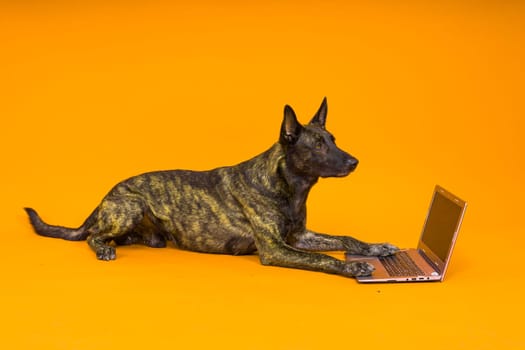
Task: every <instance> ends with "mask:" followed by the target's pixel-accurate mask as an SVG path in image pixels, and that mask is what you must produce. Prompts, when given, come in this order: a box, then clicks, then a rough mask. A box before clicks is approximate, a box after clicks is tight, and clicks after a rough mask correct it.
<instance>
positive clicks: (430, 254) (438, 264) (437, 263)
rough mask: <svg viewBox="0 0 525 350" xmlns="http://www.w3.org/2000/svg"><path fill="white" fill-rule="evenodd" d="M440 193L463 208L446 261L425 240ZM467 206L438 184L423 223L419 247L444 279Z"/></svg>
mask: <svg viewBox="0 0 525 350" xmlns="http://www.w3.org/2000/svg"><path fill="white" fill-rule="evenodd" d="M438 193H439V194H441V195H442V196H443V197H445V198H447V199H448V200H450V201H452V202H454V203H455V204H456V205H457V206H458V207H460V208H461V212H460V215H459V218H458V221H457V223H456V227H455V230H454V234H453V236H452V242H451V243H450V246H449V249H448V252H447V256H446V259H445V260H444V261H443V260H441V258H439V257H438V255H437V254H436V253H434V251H432V249H431V248H430V247H429V246H427V245H426V244H425V242H423V235H424V233H425V228H426V225H427V221H428V218H429V216H430V212H431V210H432V206H433V204H434V200H435V198H436V195H437V194H438ZM466 208H467V202H465V201H464V200H462V199H460V198H458V197H457V196H455V195H453V194H452V193H450V192H448V191H447V190H445V189H444V188H443V187H441V186H439V185H436V187H435V189H434V193H433V195H432V199H431V201H430V207H429V209H428V212H427V217H426V218H425V223H424V225H423V230H422V231H421V236H420V237H419V243H418V246H417V249H418V250H419V251H420V252H421V253H423V254H424V256H425V258H426V259H427V260H429V262H430V263H431V264H432V265H434V268H435V269H436V270H437V272H439V274H440V275H441V279H443V278H444V277H445V272H446V270H447V268H448V264H449V262H450V256H451V255H452V251H453V250H454V246H455V244H456V240H457V236H458V233H459V230H460V228H461V224H462V222H463V217H464V215H465V210H466Z"/></svg>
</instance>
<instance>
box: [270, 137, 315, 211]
mask: <svg viewBox="0 0 525 350" xmlns="http://www.w3.org/2000/svg"><path fill="white" fill-rule="evenodd" d="M275 147H277V148H278V150H279V151H280V152H281V155H282V156H281V157H280V161H279V166H278V169H277V175H278V176H279V177H280V179H281V181H283V187H284V188H285V189H286V192H287V193H288V200H289V203H290V205H291V209H292V212H293V216H294V217H302V216H306V200H307V198H308V194H309V193H310V189H311V188H312V187H313V185H315V184H316V183H317V181H318V180H319V177H313V176H305V174H298V173H297V172H295V171H294V169H293V168H292V167H290V166H289V164H287V162H286V150H285V149H284V148H283V146H282V145H280V144H277V145H276V146H275Z"/></svg>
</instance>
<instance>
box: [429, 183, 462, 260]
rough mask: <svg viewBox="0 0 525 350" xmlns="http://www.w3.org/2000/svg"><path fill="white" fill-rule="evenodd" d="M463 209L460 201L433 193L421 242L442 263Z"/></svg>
mask: <svg viewBox="0 0 525 350" xmlns="http://www.w3.org/2000/svg"><path fill="white" fill-rule="evenodd" d="M463 207H464V203H463V202H462V201H460V200H455V199H452V198H449V197H447V196H445V194H444V193H443V192H442V191H439V190H438V191H435V192H434V198H433V200H432V204H431V208H430V210H429V212H428V217H427V221H426V223H425V227H424V229H423V233H422V236H421V240H422V241H423V243H424V244H425V245H426V246H427V247H428V248H430V250H432V251H433V252H434V254H435V255H436V256H437V257H438V258H439V259H441V261H443V262H444V261H446V260H447V258H448V255H449V251H450V248H451V246H452V244H453V241H454V235H455V233H456V231H457V230H458V229H459V224H460V222H461V217H462V214H463Z"/></svg>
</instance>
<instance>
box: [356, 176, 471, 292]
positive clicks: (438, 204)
mask: <svg viewBox="0 0 525 350" xmlns="http://www.w3.org/2000/svg"><path fill="white" fill-rule="evenodd" d="M466 208H467V203H466V202H465V201H463V200H461V199H459V198H458V197H456V196H455V195H453V194H452V193H450V192H448V191H447V190H445V189H444V188H442V187H441V186H437V185H436V187H435V189H434V194H433V195H432V200H431V202H430V208H429V209H428V213H427V217H426V220H425V224H424V226H423V232H422V233H421V237H420V238H419V243H418V245H417V248H415V249H414V248H410V249H402V250H400V251H399V252H397V253H396V254H393V255H391V256H387V257H367V256H357V255H351V254H348V253H347V254H346V260H347V261H366V262H368V263H370V264H372V265H374V267H375V271H374V272H373V273H372V275H371V276H366V277H356V279H357V281H359V282H361V283H377V282H428V281H443V279H444V278H445V272H446V271H447V267H448V264H449V262H450V256H451V255H452V250H453V248H454V244H455V242H456V238H457V235H458V232H459V229H460V227H461V222H462V220H463V216H464V214H465V209H466Z"/></svg>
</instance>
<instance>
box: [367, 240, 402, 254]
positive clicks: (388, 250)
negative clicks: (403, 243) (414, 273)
mask: <svg viewBox="0 0 525 350" xmlns="http://www.w3.org/2000/svg"><path fill="white" fill-rule="evenodd" d="M398 251H399V248H398V247H396V246H395V245H393V244H390V243H379V244H369V245H368V247H367V248H366V250H365V251H364V255H367V256H388V255H392V254H394V253H396V252H398Z"/></svg>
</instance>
